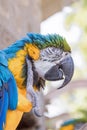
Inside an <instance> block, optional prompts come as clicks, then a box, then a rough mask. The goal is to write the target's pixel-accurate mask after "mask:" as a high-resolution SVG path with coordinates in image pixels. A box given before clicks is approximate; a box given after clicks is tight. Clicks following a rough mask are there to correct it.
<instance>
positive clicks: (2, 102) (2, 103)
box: [0, 86, 8, 130]
mask: <svg viewBox="0 0 87 130" xmlns="http://www.w3.org/2000/svg"><path fill="white" fill-rule="evenodd" d="M0 96H1V97H0V130H3V126H4V124H5V122H6V113H7V110H8V92H7V90H6V89H5V87H4V86H2V90H1V95H0Z"/></svg>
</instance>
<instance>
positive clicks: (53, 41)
mask: <svg viewBox="0 0 87 130" xmlns="http://www.w3.org/2000/svg"><path fill="white" fill-rule="evenodd" d="M29 37H33V36H31V35H29ZM33 39H35V38H33ZM33 43H34V45H35V46H36V47H37V48H38V49H36V50H40V51H37V53H36V54H38V56H37V57H38V58H36V59H33V58H32V56H31V58H32V61H33V65H34V69H35V71H36V73H37V74H38V75H37V76H36V77H39V78H41V79H43V80H44V81H45V80H48V81H57V80H62V79H64V82H63V84H62V85H61V86H60V87H59V88H62V87H64V86H65V85H67V84H68V83H69V81H70V80H71V78H72V76H73V72H74V62H73V59H72V57H71V49H70V47H69V45H68V43H67V42H66V40H65V39H64V38H62V37H61V36H60V35H57V34H53V35H51V34H49V35H46V36H44V35H42V37H41V38H40V39H38V38H37V39H36V40H35V41H34V40H33ZM33 51H34V49H33ZM33 54H35V52H33ZM37 79H38V78H37Z"/></svg>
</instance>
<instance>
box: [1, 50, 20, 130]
mask: <svg viewBox="0 0 87 130" xmlns="http://www.w3.org/2000/svg"><path fill="white" fill-rule="evenodd" d="M17 102H18V94H17V85H16V82H15V79H14V77H13V75H12V73H11V72H10V70H9V69H8V62H7V59H6V56H5V54H4V53H3V52H2V51H0V130H3V126H4V124H5V121H6V114H7V110H8V109H11V110H14V109H16V107H17Z"/></svg>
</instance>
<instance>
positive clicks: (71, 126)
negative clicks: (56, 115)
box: [59, 118, 87, 130]
mask: <svg viewBox="0 0 87 130" xmlns="http://www.w3.org/2000/svg"><path fill="white" fill-rule="evenodd" d="M86 122H87V119H85V118H76V119H75V118H73V119H70V120H67V121H64V122H63V123H62V124H61V126H60V128H59V130H77V129H80V127H81V126H82V125H84V124H85V123H86Z"/></svg>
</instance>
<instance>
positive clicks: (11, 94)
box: [8, 75, 18, 110]
mask: <svg viewBox="0 0 87 130" xmlns="http://www.w3.org/2000/svg"><path fill="white" fill-rule="evenodd" d="M8 99H9V100H8V101H9V104H8V107H9V109H11V110H14V109H16V107H17V103H18V93H17V85H16V82H15V79H14V77H13V75H11V77H10V79H9V81H8Z"/></svg>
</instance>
